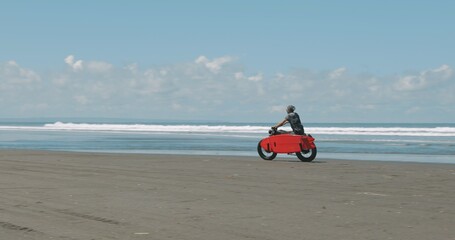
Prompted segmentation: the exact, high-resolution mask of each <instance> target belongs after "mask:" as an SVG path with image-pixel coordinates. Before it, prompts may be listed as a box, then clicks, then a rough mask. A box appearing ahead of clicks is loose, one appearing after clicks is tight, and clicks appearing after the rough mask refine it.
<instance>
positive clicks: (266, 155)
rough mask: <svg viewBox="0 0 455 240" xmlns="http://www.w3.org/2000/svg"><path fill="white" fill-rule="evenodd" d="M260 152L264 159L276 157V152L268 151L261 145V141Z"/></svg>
mask: <svg viewBox="0 0 455 240" xmlns="http://www.w3.org/2000/svg"><path fill="white" fill-rule="evenodd" d="M258 154H259V157H261V158H262V159H264V160H273V159H274V158H275V157H276V153H274V152H268V151H267V150H265V149H264V148H262V147H261V141H259V143H258Z"/></svg>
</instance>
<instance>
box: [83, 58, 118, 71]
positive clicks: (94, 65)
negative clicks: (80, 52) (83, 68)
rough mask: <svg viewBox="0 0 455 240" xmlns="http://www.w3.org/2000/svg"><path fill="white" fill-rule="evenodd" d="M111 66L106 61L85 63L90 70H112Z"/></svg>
mask: <svg viewBox="0 0 455 240" xmlns="http://www.w3.org/2000/svg"><path fill="white" fill-rule="evenodd" d="M112 68H113V66H112V64H110V63H107V62H100V61H91V62H88V63H87V69H88V70H90V71H92V72H98V73H105V72H109V71H110V70H112Z"/></svg>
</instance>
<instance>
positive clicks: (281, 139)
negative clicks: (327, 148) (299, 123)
mask: <svg viewBox="0 0 455 240" xmlns="http://www.w3.org/2000/svg"><path fill="white" fill-rule="evenodd" d="M269 134H270V135H269V137H267V138H264V139H262V140H261V141H259V143H258V154H259V156H260V157H261V158H262V159H264V160H273V159H274V158H275V157H276V155H277V154H278V153H287V154H294V153H295V155H297V157H298V158H299V159H300V160H301V161H302V162H311V161H313V160H314V159H315V158H316V154H317V149H316V145H315V144H314V140H315V139H314V138H313V137H312V136H311V135H295V134H294V133H290V132H285V131H281V130H277V129H275V128H272V129H271V130H269Z"/></svg>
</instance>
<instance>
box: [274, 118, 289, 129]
mask: <svg viewBox="0 0 455 240" xmlns="http://www.w3.org/2000/svg"><path fill="white" fill-rule="evenodd" d="M287 122H288V120H287V119H284V120H283V121H281V122H279V123H278V124H277V125H275V126H274V128H279V127H281V126H283V125H284V124H286V123H287Z"/></svg>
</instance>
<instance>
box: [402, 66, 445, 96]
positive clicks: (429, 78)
mask: <svg viewBox="0 0 455 240" xmlns="http://www.w3.org/2000/svg"><path fill="white" fill-rule="evenodd" d="M452 76H453V70H452V68H450V67H449V66H448V65H445V64H444V65H442V66H441V67H439V68H436V69H431V70H426V71H422V72H421V73H420V74H418V75H407V76H404V77H401V78H399V79H398V82H397V83H396V84H395V89H396V90H398V91H414V90H421V89H425V88H427V87H429V86H434V85H435V84H439V83H441V82H444V81H446V80H447V79H449V78H451V77H452Z"/></svg>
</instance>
